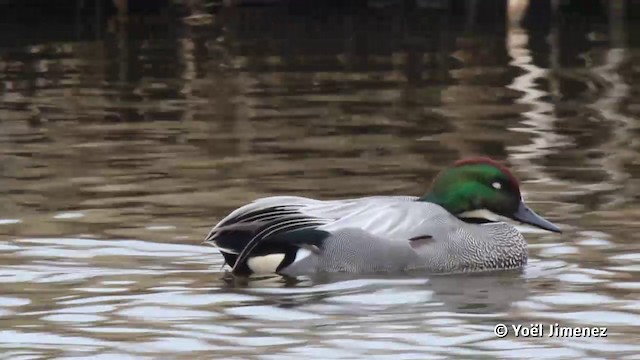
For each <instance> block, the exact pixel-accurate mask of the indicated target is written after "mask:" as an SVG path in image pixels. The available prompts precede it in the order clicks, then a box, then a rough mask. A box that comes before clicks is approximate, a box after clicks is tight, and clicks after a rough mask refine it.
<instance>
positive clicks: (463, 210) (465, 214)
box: [418, 191, 497, 224]
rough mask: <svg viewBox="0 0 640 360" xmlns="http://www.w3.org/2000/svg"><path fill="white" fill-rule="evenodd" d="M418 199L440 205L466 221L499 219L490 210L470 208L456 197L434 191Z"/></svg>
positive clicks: (478, 222)
mask: <svg viewBox="0 0 640 360" xmlns="http://www.w3.org/2000/svg"><path fill="white" fill-rule="evenodd" d="M418 201H424V202H430V203H433V204H436V205H440V206H441V207H443V208H444V209H445V210H447V211H448V212H449V213H451V214H452V215H454V216H456V217H457V218H459V219H460V220H462V221H464V222H468V223H474V224H483V223H487V222H493V221H497V215H496V214H494V213H492V212H491V211H489V210H485V209H480V210H478V209H476V210H469V209H468V207H466V206H464V205H461V204H464V203H461V202H459V201H456V199H455V198H451V197H443V196H439V195H438V194H436V193H434V192H433V191H431V192H429V193H427V194H426V195H424V196H423V197H421V198H419V199H418Z"/></svg>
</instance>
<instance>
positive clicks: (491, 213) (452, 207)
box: [421, 158, 560, 232]
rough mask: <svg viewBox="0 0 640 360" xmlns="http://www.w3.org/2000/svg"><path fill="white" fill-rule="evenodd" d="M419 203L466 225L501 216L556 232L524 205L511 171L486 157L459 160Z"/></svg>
mask: <svg viewBox="0 0 640 360" xmlns="http://www.w3.org/2000/svg"><path fill="white" fill-rule="evenodd" d="M421 200H423V201H429V202H433V203H436V204H438V205H440V206H442V207H443V208H445V209H447V211H449V212H450V213H452V214H454V215H456V216H457V217H459V218H460V219H463V220H465V221H469V222H492V221H499V218H500V217H501V216H503V217H507V218H510V219H513V220H516V221H519V222H522V223H525V224H529V225H533V226H536V227H539V228H541V229H545V230H549V231H554V232H560V229H559V228H558V227H557V226H555V225H554V224H552V223H551V222H549V221H547V220H545V219H544V218H542V217H541V216H539V215H537V214H536V213H535V212H534V211H533V210H531V209H529V207H527V206H526V205H525V203H524V201H523V200H522V195H521V194H520V186H519V184H518V180H517V179H516V178H515V176H513V174H512V173H511V171H509V169H507V168H506V167H504V166H503V165H501V164H500V163H498V162H496V161H494V160H492V159H489V158H470V159H465V160H461V161H458V162H456V163H455V164H454V165H453V166H452V167H450V168H448V169H445V170H443V171H442V172H441V173H440V174H439V175H438V176H437V177H436V179H435V180H434V182H433V185H432V187H431V190H430V191H429V193H428V194H426V195H425V196H424V197H422V198H421Z"/></svg>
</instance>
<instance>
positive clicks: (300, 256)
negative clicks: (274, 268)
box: [289, 248, 313, 266]
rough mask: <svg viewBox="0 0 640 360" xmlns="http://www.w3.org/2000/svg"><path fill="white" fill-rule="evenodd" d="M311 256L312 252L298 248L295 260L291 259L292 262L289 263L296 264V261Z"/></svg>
mask: <svg viewBox="0 0 640 360" xmlns="http://www.w3.org/2000/svg"><path fill="white" fill-rule="evenodd" d="M311 254H313V251H311V250H309V249H305V248H300V249H298V251H297V252H296V258H295V259H293V262H292V263H291V265H293V264H295V263H297V262H298V261H300V260H302V259H305V258H307V257H308V256H309V255H311ZM291 265H289V266H291Z"/></svg>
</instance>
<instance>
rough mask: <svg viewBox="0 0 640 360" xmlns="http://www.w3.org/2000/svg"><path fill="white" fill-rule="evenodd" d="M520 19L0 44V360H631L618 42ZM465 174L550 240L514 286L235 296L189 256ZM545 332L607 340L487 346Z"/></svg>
mask: <svg viewBox="0 0 640 360" xmlns="http://www.w3.org/2000/svg"><path fill="white" fill-rule="evenodd" d="M510 3H511V4H512V5H517V3H521V2H517V1H511V2H510ZM380 6H382V5H380ZM518 9H519V8H518V7H517V6H512V8H511V10H512V11H513V12H512V13H511V14H510V17H509V18H504V17H501V16H500V15H495V14H494V15H495V16H494V17H496V18H491V16H492V15H491V14H489V15H486V14H485V15H486V16H489V19H488V20H486V19H485V20H484V21H482V17H481V16H480V15H478V16H479V17H478V19H479V20H474V19H473V18H471V20H469V17H462V18H461V17H457V16H449V15H447V14H446V12H444V13H443V10H438V9H436V8H432V7H428V8H420V7H418V8H414V9H410V10H408V9H405V8H400V7H394V6H391V7H390V8H384V7H383V8H381V7H378V5H376V6H371V7H368V8H363V9H356V10H353V9H349V10H345V11H335V10H331V9H320V10H318V11H309V9H299V8H298V9H291V8H283V7H277V6H276V7H257V8H254V7H241V8H224V9H221V10H220V11H219V12H217V13H216V15H214V16H213V17H210V16H202V15H200V16H190V17H186V18H185V14H184V13H182V12H179V11H177V10H175V9H173V10H171V9H170V10H168V11H162V12H160V13H159V14H156V15H149V16H131V17H130V18H129V19H128V20H122V21H120V20H118V18H117V17H105V18H104V21H103V22H102V21H100V19H97V20H96V19H93V18H91V17H88V18H86V19H81V20H79V21H78V22H77V23H67V22H63V21H60V22H55V21H52V22H51V23H47V22H46V21H45V20H42V22H41V23H39V24H40V25H39V26H40V27H37V26H35V25H34V24H32V23H29V22H19V21H18V20H16V23H13V24H12V23H5V24H3V25H2V26H3V31H2V35H0V36H1V37H2V39H3V42H2V44H3V45H0V156H1V159H2V161H1V162H0V194H1V199H2V201H0V349H1V350H0V353H1V354H2V355H0V356H6V357H7V358H12V359H18V358H24V359H26V358H65V359H66V358H74V359H79V358H85V357H86V358H91V359H110V358H117V359H128V358H132V359H133V358H135V359H138V358H176V359H178V358H194V356H195V357H197V358H225V357H226V358H231V357H236V358H260V359H286V358H291V359H299V358H301V357H304V358H317V359H328V358H353V359H356V358H373V359H377V358H385V359H429V358H443V357H447V356H449V357H453V358H472V357H475V358H493V357H510V358H519V359H520V358H531V357H536V358H619V359H638V354H640V344H639V343H638V339H639V338H640V328H639V327H638V324H640V300H639V297H638V292H639V291H640V246H639V245H638V243H639V241H640V237H639V235H638V230H640V205H639V204H640V202H639V200H640V196H639V194H640V156H639V155H640V154H639V149H640V142H639V141H638V138H639V136H638V135H639V134H640V131H639V129H640V126H639V124H640V122H639V120H638V117H639V116H640V114H639V113H640V92H639V91H640V65H638V64H640V62H639V61H638V60H639V58H640V31H639V29H640V28H638V26H637V25H638V24H636V23H634V22H633V21H624V20H621V19H619V21H618V22H616V23H613V24H609V23H608V22H607V21H606V17H605V18H604V20H603V19H599V18H593V17H591V18H583V17H580V16H569V15H563V16H559V17H558V18H557V21H555V22H553V23H537V22H535V21H534V22H531V21H528V22H527V21H526V17H525V18H524V20H523V21H522V22H517V21H516V20H517V17H518V14H517V11H518ZM481 15H482V14H481ZM485 15H483V16H485ZM94 20H95V21H94ZM42 29H48V30H50V31H44V30H42ZM472 154H483V155H489V156H492V157H495V158H497V159H500V160H502V161H505V162H507V163H509V164H510V166H511V167H512V168H513V170H514V172H515V173H517V174H518V176H519V177H520V178H521V179H522V182H523V185H522V186H523V188H524V191H525V196H526V198H527V200H528V201H529V202H530V203H531V204H532V207H534V208H535V209H536V210H537V211H538V212H539V213H541V214H544V215H545V216H546V217H547V218H549V219H551V220H552V221H554V222H555V223H557V224H560V226H561V227H562V228H563V230H564V233H563V234H550V233H544V232H539V231H533V230H530V229H523V232H524V233H525V236H526V237H527V239H528V241H529V244H530V253H531V262H530V264H529V266H528V267H527V268H526V269H524V270H523V271H515V272H500V273H488V274H476V275H464V276H431V277H430V276H425V275H416V274H413V275H406V276H400V277H398V276H395V277H391V276H384V275H380V276H375V277H354V276H346V275H345V276H343V275H341V276H337V275H335V276H324V277H319V278H312V279H298V280H296V281H294V280H290V279H281V278H254V279H250V280H246V279H245V280H242V279H232V278H230V277H228V276H227V275H225V270H224V269H223V268H222V257H221V256H220V254H219V253H218V252H217V251H216V250H215V249H213V248H209V247H206V246H203V245H201V244H200V243H201V241H202V239H203V237H204V236H205V235H206V233H207V231H208V229H209V227H210V226H211V225H213V224H214V223H215V222H216V221H217V220H219V219H220V218H221V217H222V216H224V215H225V214H226V213H227V212H228V211H230V210H232V209H234V208H235V207H237V206H239V205H241V204H243V203H245V202H247V201H250V200H252V199H254V198H257V197H261V196H267V195H273V194H297V195H306V196H312V197H318V198H339V197H355V196H362V195H372V194H379V195H387V194H408V195H420V194H422V193H424V192H425V191H426V190H427V188H428V186H429V183H430V181H431V179H432V177H433V176H434V175H435V174H436V173H437V171H439V170H440V169H442V168H443V167H444V166H446V165H448V164H449V163H450V162H451V161H454V160H455V159H457V158H460V157H462V156H467V155H472ZM556 322H557V323H559V324H560V325H562V326H581V327H584V326H598V327H607V328H608V336H607V337H606V338H573V339H562V338H548V337H544V338H522V337H520V338H517V337H514V336H512V335H509V336H507V337H506V338H504V339H499V338H497V337H496V336H495V335H494V334H493V327H494V325H496V324H498V323H504V324H525V325H526V324H531V323H543V324H545V325H548V324H553V323H556Z"/></svg>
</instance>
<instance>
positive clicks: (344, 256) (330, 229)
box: [204, 157, 561, 277]
mask: <svg viewBox="0 0 640 360" xmlns="http://www.w3.org/2000/svg"><path fill="white" fill-rule="evenodd" d="M513 223H521V224H526V225H530V226H533V227H537V228H540V229H543V230H547V231H550V232H556V233H560V232H561V230H560V228H559V227H558V226H556V225H555V224H553V223H551V222H550V221H548V220H546V219H545V218H543V217H541V216H540V215H538V214H536V213H535V212H534V211H533V210H532V209H531V208H529V207H528V206H527V205H526V204H525V202H524V200H523V197H522V194H521V191H520V184H519V182H518V180H517V178H516V177H515V176H514V175H513V173H512V172H511V171H510V170H509V169H508V168H507V167H506V166H505V165H503V164H501V163H499V162H498V161H495V160H493V159H491V158H488V157H470V158H464V159H462V160H458V161H456V162H455V163H453V164H452V165H451V166H449V167H447V168H445V169H444V170H442V171H441V172H440V173H439V174H438V175H437V176H436V177H435V178H434V180H433V182H432V184H431V187H430V189H429V191H428V192H427V193H426V194H425V195H423V196H400V195H393V196H380V195H378V196H368V197H359V198H352V199H338V200H316V199H312V198H307V197H301V196H270V197H265V198H260V199H257V200H254V201H252V202H250V203H248V204H246V205H243V206H241V207H240V208H238V209H236V210H234V211H232V212H231V213H230V214H228V215H227V216H226V217H224V218H223V219H222V220H221V221H220V222H219V223H218V224H216V225H215V226H214V227H213V228H212V229H211V231H210V232H209V233H208V235H207V236H206V238H205V240H204V242H205V243H206V244H209V245H213V246H214V247H216V248H217V249H218V250H219V252H220V253H221V254H222V256H223V257H224V262H225V265H228V266H229V267H230V268H231V273H232V274H233V275H238V276H251V275H264V274H279V275H282V276H292V277H297V276H303V275H313V274H318V273H333V272H347V273H385V272H386V273H390V272H407V271H414V270H415V271H425V272H427V273H438V274H441V273H461V272H479V271H492V270H509V269H519V268H522V267H524V266H525V265H526V264H527V259H528V251H527V242H526V240H525V239H524V237H523V236H522V234H521V233H520V232H519V231H518V230H517V228H516V227H515V226H514V224H513Z"/></svg>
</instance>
